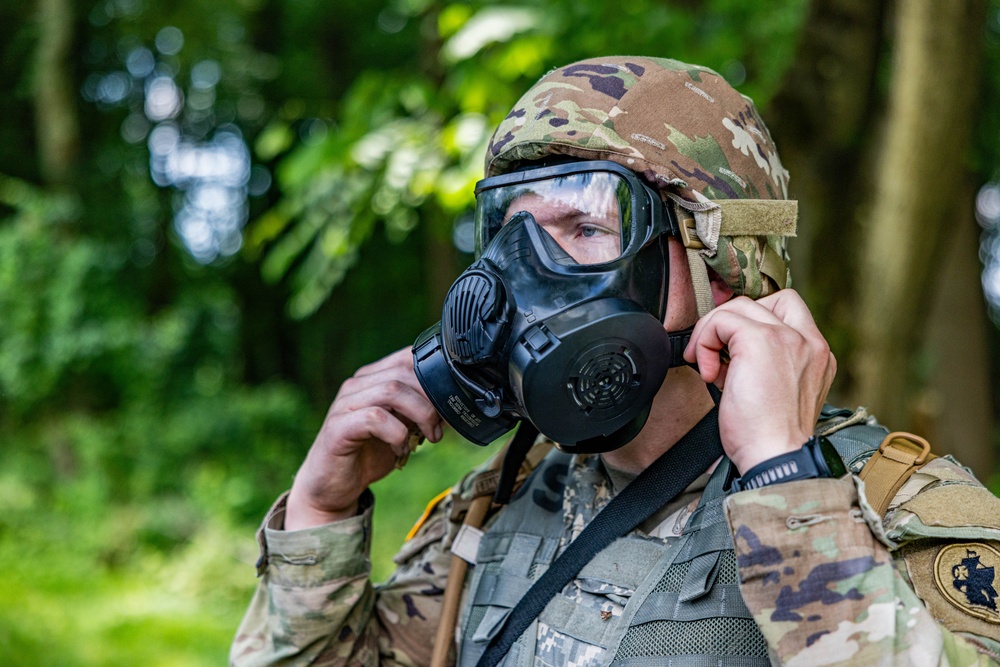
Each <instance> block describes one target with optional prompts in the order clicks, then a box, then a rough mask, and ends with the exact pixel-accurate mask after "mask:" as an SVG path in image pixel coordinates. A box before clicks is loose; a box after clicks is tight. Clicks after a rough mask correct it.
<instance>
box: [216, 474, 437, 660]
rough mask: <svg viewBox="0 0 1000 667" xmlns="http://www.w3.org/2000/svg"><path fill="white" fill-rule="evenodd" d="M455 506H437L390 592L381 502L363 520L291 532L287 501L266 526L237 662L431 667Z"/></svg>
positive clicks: (367, 504)
mask: <svg viewBox="0 0 1000 667" xmlns="http://www.w3.org/2000/svg"><path fill="white" fill-rule="evenodd" d="M449 505H450V502H449V501H447V500H446V501H445V502H443V503H441V505H440V506H438V507H437V508H435V510H434V511H433V512H432V513H431V515H430V516H429V518H428V519H427V521H425V523H424V525H423V526H422V527H421V529H420V531H419V532H418V533H417V535H416V536H415V537H414V538H413V539H412V540H410V541H409V542H407V543H406V544H405V545H404V547H403V549H402V550H401V552H400V554H399V555H398V556H397V557H396V562H397V564H398V565H399V567H398V569H397V570H396V572H395V573H394V574H393V575H392V577H391V578H390V579H389V581H387V582H386V583H385V584H384V585H381V586H373V585H372V583H371V581H370V579H369V576H370V572H371V561H370V558H369V552H370V548H371V523H372V519H371V517H372V506H373V498H372V497H371V495H370V494H368V495H367V498H364V497H363V499H362V508H363V509H362V510H361V511H360V513H359V515H358V516H355V517H352V518H350V519H345V520H343V521H337V522H334V523H330V524H327V525H324V526H317V527H314V528H309V529H305V530H297V531H284V530H281V528H282V527H283V525H284V497H282V498H281V499H279V501H278V502H277V503H276V504H275V506H274V507H273V508H272V510H271V512H270V513H269V514H268V517H267V518H266V519H265V521H264V524H263V525H262V528H261V534H260V538H259V539H260V541H261V543H262V547H264V549H263V552H264V554H265V555H264V556H263V558H264V559H265V560H266V562H265V563H262V564H261V565H262V566H261V567H259V570H260V571H263V574H262V575H261V578H260V581H259V583H258V586H257V590H256V592H255V594H254V597H253V600H252V601H251V603H250V607H249V609H248V610H247V612H246V615H245V616H244V618H243V622H242V623H241V624H240V627H239V630H238V631H237V634H236V638H235V640H234V642H233V645H232V648H231V651H230V663H231V664H232V665H235V666H237V667H257V666H261V665H296V666H297V665H323V666H328V665H329V666H332V665H366V666H372V665H379V664H381V665H404V666H410V665H425V664H427V663H428V662H429V660H430V653H431V642H432V639H433V637H434V630H435V628H436V627H437V619H438V615H439V612H440V602H441V596H442V594H443V589H444V585H445V580H446V578H447V568H448V565H449V563H450V555H451V554H450V552H449V551H448V549H447V548H446V546H445V545H443V544H442V540H443V538H444V537H445V536H446V535H447V534H448V532H449V524H450V522H449V521H448V513H447V512H448V506H449Z"/></svg>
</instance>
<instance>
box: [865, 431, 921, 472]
mask: <svg viewBox="0 0 1000 667" xmlns="http://www.w3.org/2000/svg"><path fill="white" fill-rule="evenodd" d="M894 440H905V441H908V442H910V443H912V444H914V445H919V446H920V447H921V450H922V451H921V452H920V455H919V456H918V457H917V458H916V459H914V460H913V463H911V464H910V465H913V466H921V465H923V464H924V462H925V461H926V460H927V456H928V455H929V454H930V453H931V444H930V443H929V442H927V441H926V440H924V439H923V438H921V437H920V436H919V435H914V434H912V433H906V432H905V431H894V432H893V433H890V434H889V435H887V436H885V439H884V440H882V444H881V445H879V446H878V451H879V452H881V453H882V455H883V456H885V455H886V448H887V447H890V446H891V445H892V442H893V441H894ZM889 458H893V457H891V456H890V457H889Z"/></svg>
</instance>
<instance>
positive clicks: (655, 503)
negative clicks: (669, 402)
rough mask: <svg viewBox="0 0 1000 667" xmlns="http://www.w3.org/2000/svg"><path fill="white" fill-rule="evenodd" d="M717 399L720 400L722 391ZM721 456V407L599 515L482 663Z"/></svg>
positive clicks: (481, 666) (492, 660) (483, 666)
mask: <svg viewBox="0 0 1000 667" xmlns="http://www.w3.org/2000/svg"><path fill="white" fill-rule="evenodd" d="M712 389H714V387H712ZM713 398H715V399H716V402H718V398H717V395H716V394H713ZM720 456H722V442H721V441H720V439H719V411H718V408H717V407H715V408H712V410H711V412H709V413H708V414H707V415H705V416H704V417H703V418H702V420H701V421H700V422H698V423H697V424H696V425H695V427H694V428H693V429H691V430H690V431H689V432H688V433H687V434H686V435H685V436H684V437H683V438H681V439H680V440H679V441H678V442H677V443H676V444H675V445H674V446H673V447H671V448H670V449H668V450H667V451H666V452H665V453H664V454H663V455H662V456H660V458H658V459H656V461H654V462H653V463H652V464H651V465H650V466H649V467H648V468H646V469H645V470H643V471H642V472H641V473H639V476H638V477H636V478H635V479H634V480H633V481H632V483H631V484H629V485H628V486H626V487H625V488H624V489H623V490H622V491H621V493H619V494H618V495H617V496H615V497H614V498H612V499H611V502H609V503H608V504H607V505H606V506H605V507H604V509H603V510H601V512H600V513H599V514H598V515H597V516H596V517H594V520H593V521H591V522H590V523H589V524H588V525H587V526H586V527H585V528H584V529H583V532H581V533H580V535H579V536H578V537H577V538H576V539H575V540H574V541H573V542H572V543H571V544H570V545H569V546H568V547H567V548H566V551H564V552H563V553H562V555H561V556H559V558H557V559H556V560H555V562H553V563H552V565H551V566H550V567H549V569H548V570H546V571H545V573H544V574H543V575H542V576H541V577H539V579H538V581H536V582H535V583H534V584H533V585H532V586H531V588H529V589H528V592H527V593H525V594H524V597H522V598H521V599H520V600H519V601H518V603H517V606H515V607H514V609H513V610H512V611H511V613H510V615H509V616H508V617H507V620H506V622H505V624H504V626H503V629H502V630H501V631H500V632H499V633H497V634H496V636H494V637H493V639H492V641H490V643H489V645H488V646H487V647H486V651H485V652H484V653H483V655H482V657H481V658H480V659H479V662H478V663H477V665H476V667H496V665H497V664H499V662H500V661H501V660H503V658H504V656H505V655H507V652H508V651H509V650H510V647H511V646H512V645H513V644H514V642H515V641H516V640H517V638H518V637H520V636H521V633H523V632H524V631H525V630H526V629H527V627H528V626H529V625H531V622H532V621H534V620H535V618H537V617H538V615H539V614H540V613H541V612H542V610H543V609H544V608H545V605H547V604H548V603H549V601H550V600H551V599H552V598H553V597H555V596H556V594H557V593H559V591H561V590H562V589H563V588H564V587H565V586H566V584H567V583H569V582H570V581H571V580H572V579H573V578H574V577H575V576H576V575H577V574H579V573H580V570H582V569H583V566H584V565H586V564H587V563H589V562H590V560H591V559H592V558H593V557H594V556H596V555H597V554H598V553H599V552H600V551H601V550H603V549H604V548H605V547H606V546H608V545H609V544H611V543H612V542H613V541H615V540H616V539H618V538H619V537H621V536H622V535H625V534H626V533H628V532H630V531H631V530H633V529H634V528H635V527H636V526H638V525H640V524H641V523H642V522H643V521H645V520H646V519H647V518H649V517H650V516H652V514H653V512H655V511H656V510H658V509H659V508H661V507H663V506H664V505H665V504H666V503H667V502H669V501H670V500H672V499H673V498H675V497H676V496H677V495H678V494H679V493H681V492H682V491H683V490H684V489H686V488H687V487H688V486H689V485H690V484H691V483H692V482H693V481H694V480H695V479H697V477H698V476H699V475H701V474H702V473H703V472H705V470H706V469H707V468H708V466H710V465H711V464H712V462H713V461H715V460H716V459H718V458H719V457H720Z"/></svg>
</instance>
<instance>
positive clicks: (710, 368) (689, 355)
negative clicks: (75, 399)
mask: <svg viewBox="0 0 1000 667" xmlns="http://www.w3.org/2000/svg"><path fill="white" fill-rule="evenodd" d="M779 324H780V323H779ZM760 328H761V327H760V323H759V321H758V320H755V319H753V318H750V317H746V316H744V315H743V314H741V313H738V312H734V310H725V311H718V312H717V311H715V310H713V311H712V312H711V313H709V314H708V315H707V316H705V317H703V318H702V319H701V320H699V322H698V324H697V325H696V326H695V328H694V331H693V332H692V333H691V342H690V343H689V344H688V347H687V349H686V350H685V352H684V358H685V359H687V360H688V361H694V362H696V363H697V364H698V370H699V372H700V373H701V377H702V379H703V380H704V381H705V382H715V381H716V380H718V378H719V373H720V372H721V369H722V365H723V364H722V361H721V359H720V358H719V354H720V353H721V351H722V350H723V349H724V348H726V347H727V346H728V347H729V351H730V353H731V354H732V355H734V356H735V355H737V354H739V350H738V349H734V348H733V346H732V345H731V343H732V342H733V336H735V335H736V333H737V332H743V336H744V337H746V336H747V335H748V334H749V333H750V332H753V331H755V330H759V329H760ZM767 328H768V329H771V328H772V327H771V326H768V327H767Z"/></svg>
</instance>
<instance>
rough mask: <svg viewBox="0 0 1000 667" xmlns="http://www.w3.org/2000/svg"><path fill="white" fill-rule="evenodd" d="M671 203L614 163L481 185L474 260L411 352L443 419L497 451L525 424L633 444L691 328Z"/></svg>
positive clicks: (563, 167)
mask: <svg viewBox="0 0 1000 667" xmlns="http://www.w3.org/2000/svg"><path fill="white" fill-rule="evenodd" d="M678 233H679V232H678V225H677V219H676V216H675V215H674V211H673V208H672V207H671V206H670V205H667V204H664V202H663V201H662V200H661V199H660V196H659V194H658V193H657V192H656V191H655V190H653V189H651V188H650V187H648V186H647V185H645V184H644V183H642V182H641V181H640V180H639V179H638V178H637V177H636V175H635V174H634V173H633V172H631V171H629V170H628V169H625V168H624V167H622V166H620V165H618V164H616V163H614V162H608V161H586V162H570V163H564V164H557V165H554V166H543V167H535V168H531V169H526V170H524V171H517V172H513V173H509V174H504V175H502V176H496V177H493V178H488V179H486V180H483V181H480V182H479V183H478V184H477V186H476V257H477V259H476V261H475V262H474V263H473V264H472V265H471V266H470V267H469V268H468V269H466V271H465V272H464V273H463V274H462V275H461V276H459V278H458V279H457V280H456V281H455V283H454V284H453V285H452V287H451V289H450V290H449V291H448V294H447V296H446V298H445V303H444V308H443V312H442V318H441V322H440V323H438V324H436V325H434V326H433V327H431V328H430V329H428V330H427V331H425V332H424V333H423V334H421V336H420V337H419V338H418V339H417V341H416V343H415V344H414V346H413V355H414V365H415V370H416V374H417V378H418V379H419V381H420V383H421V385H422V386H423V388H424V390H425V392H426V393H427V396H428V397H429V398H430V400H431V402H432V403H433V404H434V406H435V407H436V408H437V410H438V412H440V414H441V416H442V417H443V418H444V419H445V420H446V421H447V422H448V423H449V424H450V425H451V426H452V427H454V428H455V430H457V431H458V432H459V433H460V434H461V435H462V436H464V437H465V438H466V439H468V440H471V441H472V442H476V443H478V444H481V445H486V444H489V443H490V442H492V441H493V440H495V439H496V438H498V437H499V436H501V435H502V434H503V433H505V432H506V431H509V430H510V429H511V428H513V427H514V426H515V425H516V424H517V423H518V422H519V421H524V422H530V424H531V425H532V426H533V427H534V428H535V429H537V431H539V432H541V433H542V434H544V435H545V436H547V437H549V438H550V439H552V440H553V441H554V442H556V443H558V446H559V447H560V449H562V450H564V451H568V452H573V453H577V452H581V453H584V452H586V453H589V452H605V451H610V450H613V449H616V448H618V447H621V446H622V445H624V444H626V443H628V442H629V441H630V440H632V438H634V437H635V436H636V435H637V434H638V433H639V431H640V430H641V429H642V427H643V425H644V424H645V422H646V419H647V417H648V416H649V411H650V407H651V405H652V401H653V397H654V396H655V395H656V393H657V391H659V389H660V386H661V384H662V383H663V379H664V377H665V376H666V373H667V370H668V369H669V368H671V367H672V366H677V365H681V364H683V363H684V362H683V359H682V358H681V354H682V353H683V350H684V347H685V345H686V342H687V339H688V337H689V336H690V331H687V332H681V333H679V334H668V333H667V332H666V331H665V330H664V328H663V324H662V322H663V316H664V313H665V312H666V306H667V303H666V301H667V279H668V273H669V261H668V254H667V240H666V234H672V235H677V234H678Z"/></svg>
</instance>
